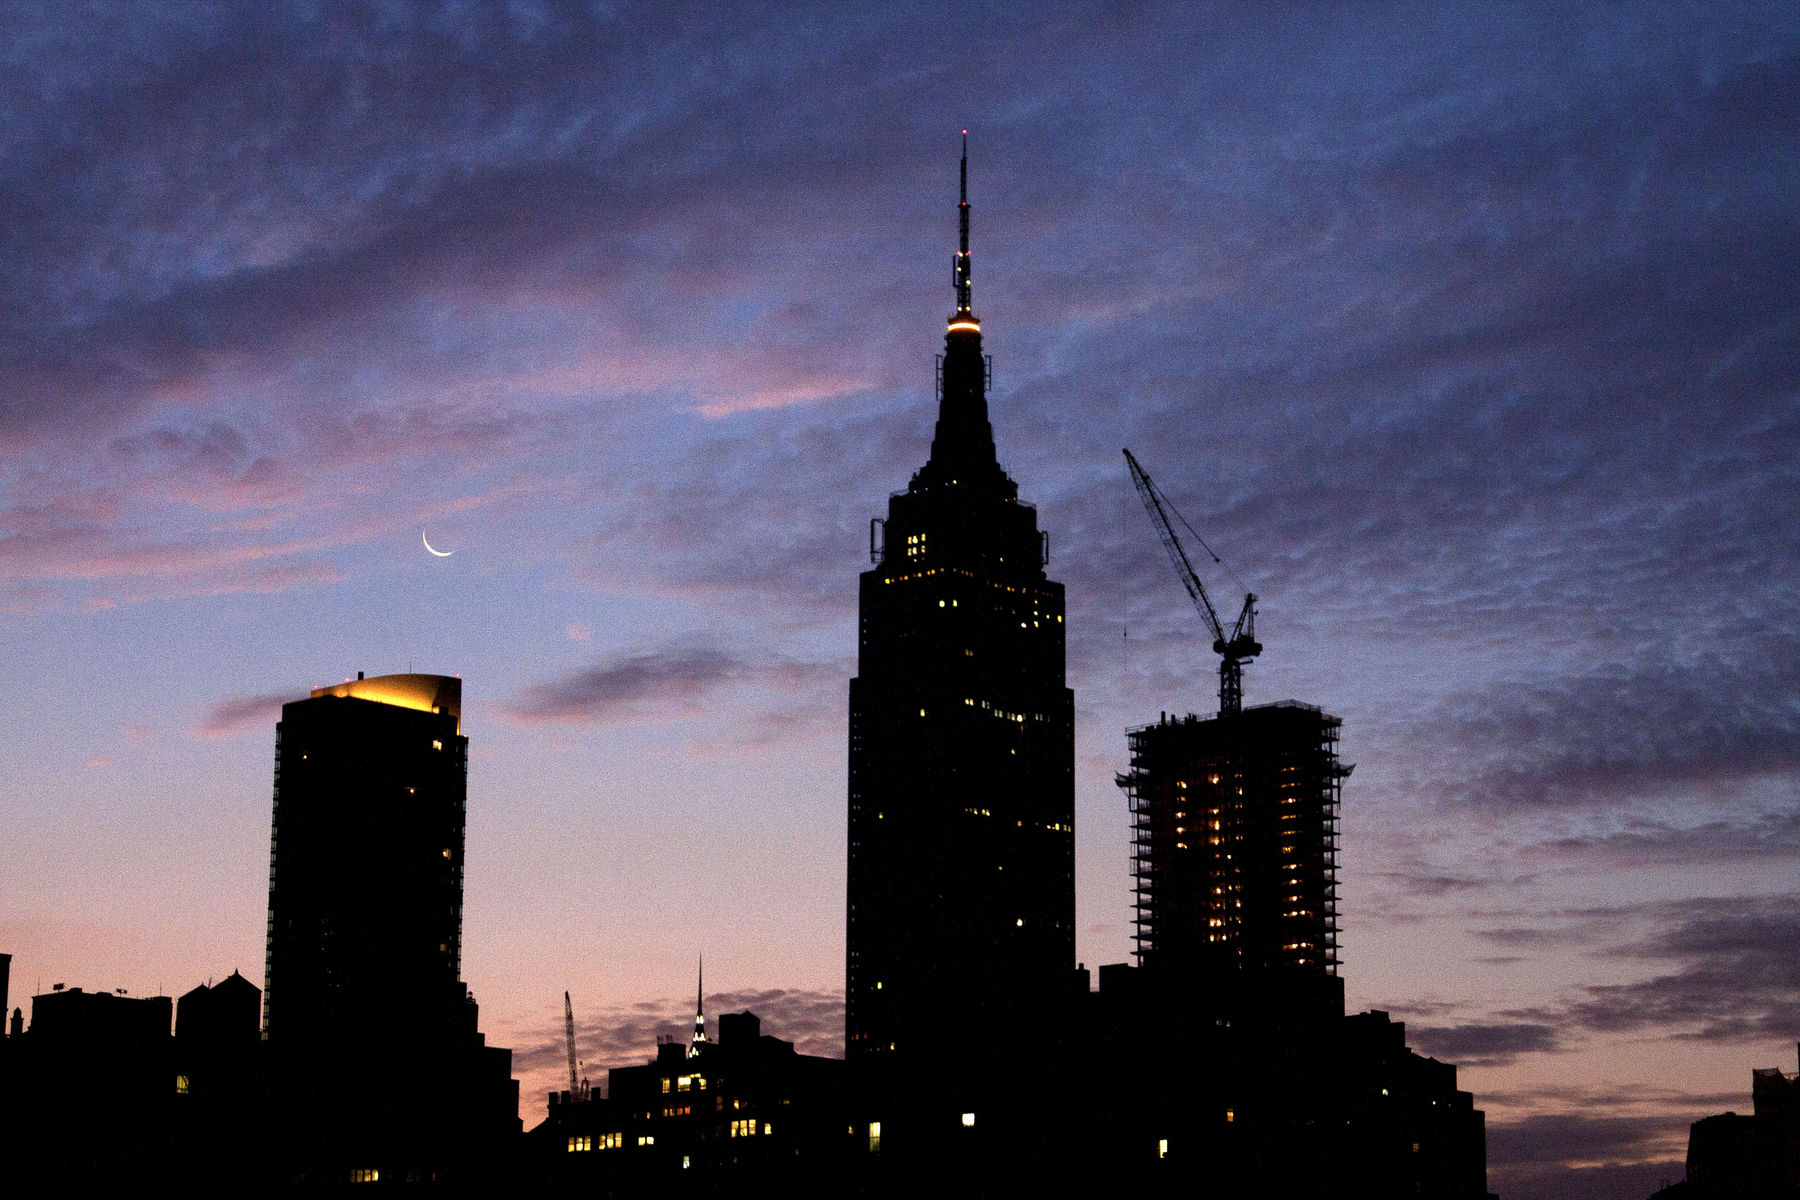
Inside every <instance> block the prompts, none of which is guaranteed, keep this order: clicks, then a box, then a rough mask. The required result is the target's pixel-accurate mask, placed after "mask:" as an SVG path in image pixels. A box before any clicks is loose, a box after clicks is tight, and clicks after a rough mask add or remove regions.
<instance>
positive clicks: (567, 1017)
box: [563, 992, 588, 1100]
mask: <svg viewBox="0 0 1800 1200" xmlns="http://www.w3.org/2000/svg"><path fill="white" fill-rule="evenodd" d="M563 1029H564V1031H565V1032H566V1033H567V1034H568V1037H569V1099H571V1100H586V1099H587V1098H588V1097H587V1090H588V1089H587V1082H586V1081H585V1080H581V1079H577V1078H576V1060H575V1005H574V1004H572V1003H570V1001H569V993H567V992H564V993H563Z"/></svg>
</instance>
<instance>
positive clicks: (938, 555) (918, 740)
mask: <svg viewBox="0 0 1800 1200" xmlns="http://www.w3.org/2000/svg"><path fill="white" fill-rule="evenodd" d="M958 212H959V217H960V222H961V249H960V251H959V252H958V253H957V255H956V257H955V260H954V284H955V289H956V308H955V311H954V312H952V313H951V315H950V318H949V327H948V329H947V331H946V333H945V336H944V353H943V355H942V356H941V357H940V359H939V361H938V386H937V393H938V395H937V399H938V419H937V428H936V432H935V435H934V437H933V439H932V443H931V456H930V459H929V460H928V461H927V462H926V464H925V465H924V466H923V467H922V468H920V470H919V471H918V472H917V473H916V474H914V475H913V477H912V481H911V482H910V483H909V484H908V485H907V488H906V490H905V491H903V492H898V493H895V494H894V496H893V497H892V498H891V499H890V500H889V502H888V515H887V518H886V519H885V521H883V520H880V519H877V520H876V521H874V522H872V524H871V554H872V557H873V558H874V561H875V566H874V567H873V568H871V569H870V570H868V571H865V572H864V573H863V575H862V583H861V600H860V612H861V624H860V634H859V639H858V674H857V677H856V678H855V679H853V680H851V681H850V747H849V800H850V806H849V863H848V897H847V902H848V903H847V930H846V964H845V990H846V1016H845V1031H846V1036H845V1043H846V1044H845V1052H846V1055H847V1056H848V1058H849V1059H850V1061H851V1062H853V1063H855V1062H863V1061H868V1060H872V1059H881V1058H884V1057H888V1056H894V1057H896V1058H899V1059H902V1060H903V1059H905V1058H907V1057H908V1056H913V1057H915V1058H916V1057H917V1056H919V1055H923V1054H931V1055H939V1054H952V1055H959V1054H966V1053H971V1052H975V1051H976V1050H978V1049H979V1048H980V1046H981V1045H983V1044H984V1043H985V1041H986V1040H987V1035H988V1032H989V1031H990V1030H991V1029H992V1028H994V1027H995V1025H996V1024H997V1023H1002V1024H1006V1025H1009V1026H1012V1027H1013V1028H1015V1029H1018V1028H1021V1023H1029V1022H1030V1021H1032V1020H1033V1019H1034V1018H1035V1017H1036V1016H1037V1015H1038V1014H1039V1013H1041V1007H1040V998H1041V997H1042V996H1044V995H1045V994H1048V993H1050V992H1052V991H1053V990H1055V989H1057V988H1058V987H1059V986H1066V984H1067V980H1068V977H1069V974H1070V971H1071V968H1072V967H1073V965H1074V959H1075V877H1074V867H1075V851H1074V845H1075V784H1074V758H1075V741H1074V737H1075V734H1074V694H1073V693H1072V692H1071V691H1070V690H1069V689H1068V687H1067V686H1065V683H1064V678H1063V588H1062V585H1061V584H1060V583H1057V582H1055V581H1053V580H1051V579H1049V578H1047V577H1046V575H1045V572H1044V565H1045V562H1046V558H1047V554H1046V549H1045V547H1046V540H1045V537H1044V535H1043V534H1041V533H1039V531H1038V528H1037V517H1036V513H1035V512H1034V510H1033V509H1032V508H1031V506H1030V505H1028V504H1023V503H1021V502H1020V500H1019V489H1018V485H1017V484H1015V483H1014V482H1013V481H1012V480H1011V479H1010V478H1008V477H1007V474H1006V472H1005V471H1004V470H1002V469H1001V467H1000V464H999V461H998V459H997V457H996V454H995V450H994V436H993V430H992V428H991V427H990V425H989V423H988V409H987V390H988V382H989V364H988V360H987V358H986V356H985V355H984V354H983V353H982V348H981V324H980V322H979V321H978V320H977V319H976V317H975V314H974V312H973V310H972V308H971V297H970V257H969V205H968V155H967V150H966V148H965V151H964V157H963V199H962V204H961V206H960V207H959V209H958Z"/></svg>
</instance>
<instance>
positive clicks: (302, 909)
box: [263, 675, 518, 1182]
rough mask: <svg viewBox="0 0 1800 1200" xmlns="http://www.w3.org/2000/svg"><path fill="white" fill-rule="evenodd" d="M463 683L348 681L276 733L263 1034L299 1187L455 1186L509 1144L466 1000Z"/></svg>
mask: <svg viewBox="0 0 1800 1200" xmlns="http://www.w3.org/2000/svg"><path fill="white" fill-rule="evenodd" d="M461 707H462V681H461V680H459V679H454V678H450V677H448V676H442V675H384V676H377V677H375V678H372V679H364V678H362V677H361V676H358V678H356V679H355V680H353V681H348V682H345V683H343V684H339V685H337V686H335V687H328V688H317V689H315V690H314V691H313V693H312V695H311V696H310V697H309V698H307V699H305V700H296V701H294V702H293V703H291V704H287V705H284V706H283V708H282V710H281V723H280V725H278V726H277V727H276V746H275V807H274V817H273V821H272V823H271V833H270V849H269V928H268V962H267V966H266V973H265V976H264V980H265V982H264V986H263V1036H264V1038H265V1040H266V1041H267V1043H268V1050H269V1056H270V1064H271V1069H272V1075H273V1081H274V1085H275V1094H276V1096H277V1097H278V1098H279V1101H280V1104H281V1105H282V1107H283V1110H284V1111H283V1113H282V1115H281V1118H280V1121H279V1124H278V1128H279V1129H280V1130H281V1131H282V1132H283V1134H284V1136H285V1137H286V1138H288V1139H289V1149H288V1151H287V1153H289V1154H290V1155H291V1157H292V1163H291V1167H290V1169H291V1171H292V1173H293V1175H294V1176H295V1177H296V1178H302V1179H310V1180H317V1181H326V1182H330V1181H342V1180H343V1179H346V1178H348V1179H351V1180H353V1181H354V1180H365V1181H374V1180H378V1179H406V1178H413V1179H429V1178H451V1179H454V1178H456V1177H457V1167H458V1164H459V1163H460V1162H462V1161H464V1160H465V1157H466V1156H467V1155H470V1154H475V1153H477V1152H479V1151H481V1150H482V1149H483V1148H484V1147H485V1146H486V1145H488V1144H491V1142H492V1141H493V1139H496V1138H499V1137H503V1136H505V1135H507V1134H510V1133H512V1132H515V1131H516V1130H517V1129H518V1085H517V1084H516V1083H514V1082H513V1081H512V1078H511V1074H512V1071H511V1061H512V1054H511V1052H510V1051H508V1050H503V1049H498V1048H493V1047H488V1046H487V1045H486V1044H485V1040H484V1039H483V1037H482V1035H481V1034H480V1033H479V1032H478V1030H477V1016H478V1013H477V1009H476V1005H475V1000H474V998H473V997H472V996H471V995H470V994H469V992H468V989H467V987H466V986H465V985H464V984H463V982H462V980H461V978H460V975H461V970H460V968H461V959H462V902H463V828H464V811H465V802H466V794H467V790H468V788H467V762H468V757H467V755H468V739H467V738H465V737H464V736H463V734H462V728H461Z"/></svg>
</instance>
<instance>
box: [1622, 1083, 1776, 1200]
mask: <svg viewBox="0 0 1800 1200" xmlns="http://www.w3.org/2000/svg"><path fill="white" fill-rule="evenodd" d="M1750 1104H1751V1111H1750V1115H1748V1116H1744V1115H1742V1114H1740V1113H1735V1112H1728V1113H1720V1114H1718V1115H1717V1116H1712V1117H1703V1118H1701V1119H1700V1120H1698V1121H1695V1122H1694V1123H1693V1125H1692V1126H1690V1127H1689V1129H1688V1150H1687V1172H1686V1174H1687V1178H1686V1179H1685V1180H1683V1181H1682V1182H1680V1183H1677V1184H1675V1185H1674V1186H1672V1187H1668V1188H1665V1189H1663V1190H1662V1191H1660V1192H1658V1193H1656V1196H1655V1198H1654V1200H1725V1198H1726V1197H1730V1198H1731V1200H1796V1198H1800V1072H1797V1073H1795V1074H1793V1075H1789V1074H1787V1073H1786V1072H1785V1071H1783V1070H1782V1069H1781V1068H1780V1067H1763V1068H1759V1069H1758V1070H1756V1071H1753V1072H1752V1073H1751V1076H1750Z"/></svg>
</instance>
